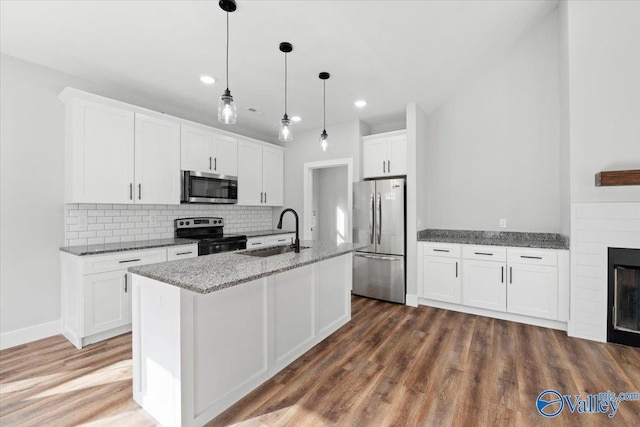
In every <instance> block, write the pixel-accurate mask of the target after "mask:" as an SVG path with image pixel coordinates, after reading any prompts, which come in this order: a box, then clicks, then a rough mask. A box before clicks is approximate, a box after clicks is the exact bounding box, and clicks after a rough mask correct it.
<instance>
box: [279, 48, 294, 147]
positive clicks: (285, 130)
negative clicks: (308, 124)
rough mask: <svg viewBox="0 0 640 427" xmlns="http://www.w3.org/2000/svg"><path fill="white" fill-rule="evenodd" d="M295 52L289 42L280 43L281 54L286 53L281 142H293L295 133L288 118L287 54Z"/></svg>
mask: <svg viewBox="0 0 640 427" xmlns="http://www.w3.org/2000/svg"><path fill="white" fill-rule="evenodd" d="M292 50H293V45H292V44H291V43H289V42H282V43H280V52H283V53H284V116H282V120H280V134H279V135H278V139H279V140H280V141H293V133H292V129H291V120H289V116H287V53H289V52H291V51H292Z"/></svg>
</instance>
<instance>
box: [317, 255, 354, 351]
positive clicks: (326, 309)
mask: <svg viewBox="0 0 640 427" xmlns="http://www.w3.org/2000/svg"><path fill="white" fill-rule="evenodd" d="M313 268H314V274H313V276H314V279H315V294H316V297H315V301H316V338H317V341H318V342H320V341H322V340H323V339H325V338H326V337H328V336H329V335H331V334H332V333H334V332H335V331H336V330H338V329H339V328H340V327H341V326H342V325H344V324H345V323H347V322H348V321H349V320H351V283H352V280H353V278H352V277H353V254H350V253H349V254H347V255H342V256H339V257H336V258H330V259H328V260H325V261H322V262H319V263H316V264H313Z"/></svg>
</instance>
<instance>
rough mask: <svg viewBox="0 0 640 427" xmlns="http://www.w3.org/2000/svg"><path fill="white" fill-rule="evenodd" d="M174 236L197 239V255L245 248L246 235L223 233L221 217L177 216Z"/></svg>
mask: <svg viewBox="0 0 640 427" xmlns="http://www.w3.org/2000/svg"><path fill="white" fill-rule="evenodd" d="M175 225H176V237H182V238H184V239H193V240H197V241H198V256H200V255H209V254H217V253H220V252H228V251H235V250H238V249H246V248H247V236H244V235H241V234H224V232H223V228H224V219H222V218H203V217H200V218H179V219H176V220H175Z"/></svg>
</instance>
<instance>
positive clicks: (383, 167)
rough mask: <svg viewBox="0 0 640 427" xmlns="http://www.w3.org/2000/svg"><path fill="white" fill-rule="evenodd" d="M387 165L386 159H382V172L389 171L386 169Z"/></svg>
mask: <svg viewBox="0 0 640 427" xmlns="http://www.w3.org/2000/svg"><path fill="white" fill-rule="evenodd" d="M385 167H386V165H385V161H384V160H383V161H382V173H387V171H386V169H385Z"/></svg>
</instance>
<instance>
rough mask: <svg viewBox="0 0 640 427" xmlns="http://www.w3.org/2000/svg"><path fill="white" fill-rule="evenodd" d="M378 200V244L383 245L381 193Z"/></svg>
mask: <svg viewBox="0 0 640 427" xmlns="http://www.w3.org/2000/svg"><path fill="white" fill-rule="evenodd" d="M377 199H378V209H377V212H376V213H377V214H378V244H381V242H382V198H381V197H380V193H378V195H377Z"/></svg>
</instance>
